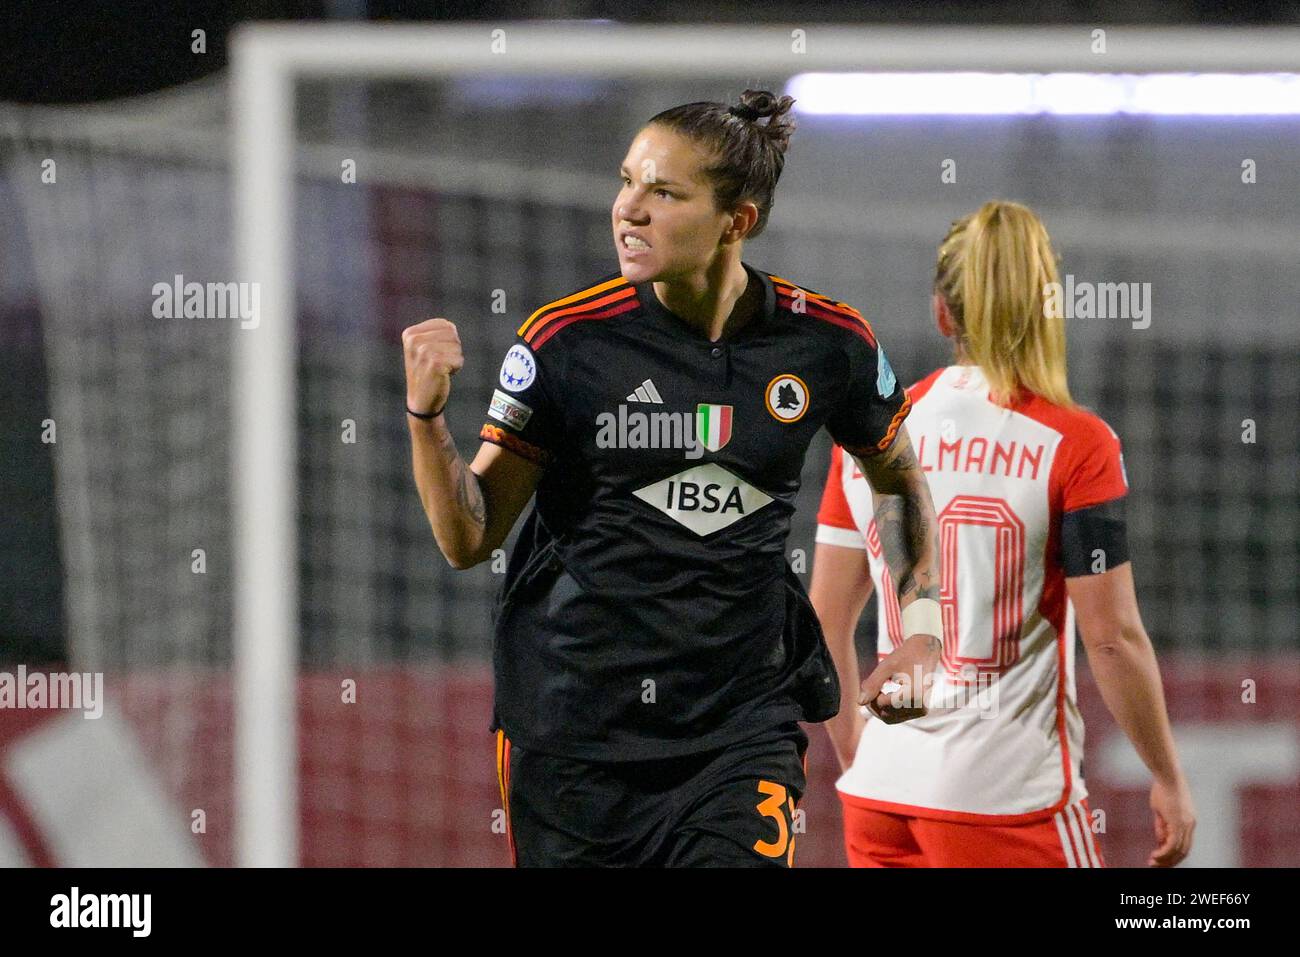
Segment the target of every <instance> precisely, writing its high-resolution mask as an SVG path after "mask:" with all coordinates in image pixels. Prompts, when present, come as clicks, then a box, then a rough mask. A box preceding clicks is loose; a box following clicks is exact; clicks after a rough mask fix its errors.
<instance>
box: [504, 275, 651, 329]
mask: <svg viewBox="0 0 1300 957" xmlns="http://www.w3.org/2000/svg"><path fill="white" fill-rule="evenodd" d="M626 285H627V280H626V279H624V278H623V277H622V276H617V277H615V278H614V279H610V280H608V281H606V282H602V283H599V284H598V285H595V286H592V287H590V288H589V289H584V290H582V291H581V292H575V293H574V294H573V295H572V296H565V297H564V298H563V299H557V300H555V302H548V303H547V304H546V305H544V306H542V308H540V309H538V310H537V311H536V312H534V313H533V314H532V315H531V316H529V317H528V318H527V319H526V320H525V321H524V324H523V325H522V326H520V327H519V333H518V334H519V335H521V336H522V335H523V334H524V330H525V329H527V328H528V326H529V325H530V324H531V323H532V322H533V320H535V319H536V318H537V317H538V316H540V315H542V314H543V313H545V312H547V311H548V310H551V309H556V308H558V307H560V306H567V305H569V304H570V303H575V302H578V301H579V300H580V299H586V298H587V297H588V296H596V295H599V294H600V293H602V292H608V291H609V290H611V289H615V288H617V287H619V286H626Z"/></svg>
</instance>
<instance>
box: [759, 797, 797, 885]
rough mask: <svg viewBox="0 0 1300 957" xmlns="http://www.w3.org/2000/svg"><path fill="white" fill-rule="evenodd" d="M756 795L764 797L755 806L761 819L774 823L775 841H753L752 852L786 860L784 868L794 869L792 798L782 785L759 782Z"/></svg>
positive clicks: (793, 812) (793, 809)
mask: <svg viewBox="0 0 1300 957" xmlns="http://www.w3.org/2000/svg"><path fill="white" fill-rule="evenodd" d="M758 793H759V794H762V795H764V798H763V800H762V801H760V802H759V803H758V804H756V805H755V807H756V808H757V809H758V813H759V814H761V815H763V817H768V818H771V819H772V820H774V821H776V827H777V835H776V840H775V841H763V840H759V841H755V842H754V850H755V851H757V852H758V853H759V854H762V855H763V856H764V857H782V856H784V857H785V858H786V867H794V815H795V807H794V798H793V797H791V796H790V795H788V794H787V793H786V789H785V785H784V784H777V783H775V782H773V781H759V782H758Z"/></svg>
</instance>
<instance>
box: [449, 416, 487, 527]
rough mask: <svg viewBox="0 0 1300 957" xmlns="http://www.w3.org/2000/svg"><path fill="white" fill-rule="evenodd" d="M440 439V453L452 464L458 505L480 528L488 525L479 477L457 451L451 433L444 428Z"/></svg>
mask: <svg viewBox="0 0 1300 957" xmlns="http://www.w3.org/2000/svg"><path fill="white" fill-rule="evenodd" d="M441 432H442V434H441V435H440V436H439V438H438V451H439V453H440V454H442V455H443V456H444V457H445V458H446V460H447V461H449V462H450V463H451V469H452V475H453V476H454V477H453V479H452V485H453V487H454V488H455V490H456V504H457V505H459V506H460V509H461V511H462V512H464V513H465V514H466V515H468V516H469V517H470V520H471V521H472V522H473V523H474V524H475V525H477V526H478V527H479V528H484V527H485V526H486V525H487V508H486V507H485V505H484V502H483V490H482V488H480V487H479V484H478V476H476V475H475V474H474V473H473V472H471V471H470V468H469V466H468V465H466V464H465V460H464V459H462V458H461V457H460V453H459V452H457V451H456V443H455V442H454V441H453V440H452V437H451V431H450V430H449V429H447V428H446V427H444V428H443V429H442V430H441Z"/></svg>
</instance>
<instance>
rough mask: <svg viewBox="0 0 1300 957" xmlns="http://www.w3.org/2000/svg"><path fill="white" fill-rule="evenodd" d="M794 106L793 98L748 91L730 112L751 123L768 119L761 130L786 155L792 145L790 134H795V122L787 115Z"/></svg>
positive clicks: (763, 91) (760, 127)
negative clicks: (787, 148)
mask: <svg viewBox="0 0 1300 957" xmlns="http://www.w3.org/2000/svg"><path fill="white" fill-rule="evenodd" d="M792 106H794V97H792V96H780V97H778V96H777V95H776V94H775V93H772V92H771V91H769V90H746V91H745V92H744V93H742V94H740V103H739V104H737V105H736V106H733V107H731V108H730V110H728V112H729V113H731V114H732V115H733V116H738V117H740V118H741V119H742V120H745V121H747V122H750V123H757V121H758V120H761V119H764V118H766V119H767V122H766V123H764V124H762V125H760V126H759V129H761V130H762V131H763V132H764V133H765V134H766V135H767V138H768V139H770V140H771V141H772V143H773V145H775V146H776V148H777V149H779V150H780V151H781V152H782V153H784V152H785V151H786V147H788V146H789V145H790V134H791V133H793V132H794V120H793V119H791V118H790V117H789V116H788V115H787V114H788V113H789V112H790V107H792Z"/></svg>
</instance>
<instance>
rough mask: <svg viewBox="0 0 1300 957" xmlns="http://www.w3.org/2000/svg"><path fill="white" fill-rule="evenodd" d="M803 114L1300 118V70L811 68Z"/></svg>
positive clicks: (795, 86) (804, 77)
mask: <svg viewBox="0 0 1300 957" xmlns="http://www.w3.org/2000/svg"><path fill="white" fill-rule="evenodd" d="M786 92H787V93H789V94H790V95H791V96H793V97H794V98H795V101H796V103H797V107H796V109H797V110H798V111H799V112H801V113H810V114H829V115H845V116H1004V115H1024V114H1039V113H1046V114H1055V115H1060V116H1111V115H1114V114H1119V113H1124V114H1129V115H1134V116H1300V74H1295V73H1271V74H1253V75H1240V74H1231V73H1160V74H1153V75H1149V76H1144V75H1140V74H1132V73H1129V74H1089V73H1046V74H1044V73H973V72H972V73H853V74H844V73H805V74H801V75H799V76H796V77H794V78H793V79H792V80H791V81H790V83H789V84H788V86H787V87H786Z"/></svg>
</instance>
